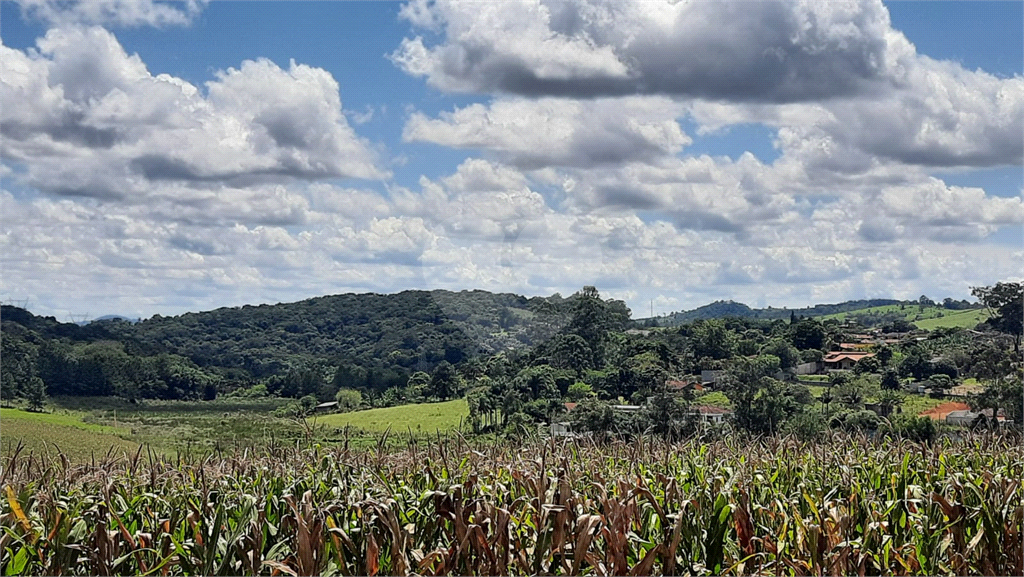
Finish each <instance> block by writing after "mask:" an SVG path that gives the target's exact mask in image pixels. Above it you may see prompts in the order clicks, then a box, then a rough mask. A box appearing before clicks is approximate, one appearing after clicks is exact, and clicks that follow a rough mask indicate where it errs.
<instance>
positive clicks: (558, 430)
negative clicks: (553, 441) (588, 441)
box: [550, 422, 573, 437]
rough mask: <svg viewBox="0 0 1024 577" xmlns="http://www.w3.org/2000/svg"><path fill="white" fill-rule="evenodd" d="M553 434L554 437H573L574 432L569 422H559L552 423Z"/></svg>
mask: <svg viewBox="0 0 1024 577" xmlns="http://www.w3.org/2000/svg"><path fill="white" fill-rule="evenodd" d="M550 430H551V436H552V437H572V436H573V432H572V430H571V429H570V428H569V423H566V422H557V423H551V429H550Z"/></svg>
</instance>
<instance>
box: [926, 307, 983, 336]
mask: <svg viewBox="0 0 1024 577" xmlns="http://www.w3.org/2000/svg"><path fill="white" fill-rule="evenodd" d="M988 316H989V315H988V311H986V310H984V309H981V310H969V311H950V312H949V313H947V314H946V315H945V316H943V317H939V318H930V319H923V320H920V321H914V324H915V325H917V326H918V327H919V328H922V329H925V330H929V331H933V330H935V329H937V328H940V327H962V328H965V329H973V328H974V327H976V326H978V323H980V322H982V321H984V320H986V319H988Z"/></svg>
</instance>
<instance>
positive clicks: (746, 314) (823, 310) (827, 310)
mask: <svg viewBox="0 0 1024 577" xmlns="http://www.w3.org/2000/svg"><path fill="white" fill-rule="evenodd" d="M904 302H905V303H908V304H909V303H910V301H899V300H894V299H868V300H854V301H846V302H842V303H837V304H822V305H814V306H812V307H804V308H799V309H787V308H781V309H777V308H773V307H769V308H766V309H752V308H750V307H749V306H747V305H745V304H743V303H738V302H735V301H715V302H713V303H711V304H707V305H704V306H702V307H697V308H695V309H693V310H689V311H679V312H675V313H671V314H668V315H666V316H663V317H656V318H655V319H654V320H655V321H656V322H657V324H658V326H663V327H665V326H669V327H674V326H678V325H684V324H687V323H692V322H693V321H697V320H706V319H721V318H727V317H735V318H744V319H765V320H774V319H783V320H788V319H789V318H790V315H796V316H798V317H801V316H803V317H820V316H825V315H832V314H836V313H847V312H852V311H858V310H862V309H867V308H871V307H880V306H886V305H898V304H900V303H904ZM649 320H650V319H636V322H637V323H639V324H641V325H643V324H646V323H648V322H649Z"/></svg>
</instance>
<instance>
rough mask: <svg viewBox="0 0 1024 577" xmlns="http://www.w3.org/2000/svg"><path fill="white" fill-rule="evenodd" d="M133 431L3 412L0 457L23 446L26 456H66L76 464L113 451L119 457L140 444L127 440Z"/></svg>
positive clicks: (55, 416) (63, 417)
mask: <svg viewBox="0 0 1024 577" xmlns="http://www.w3.org/2000/svg"><path fill="white" fill-rule="evenodd" d="M130 433H131V431H130V430H129V429H126V428H115V427H108V426H103V425H97V424H93V423H86V422H85V421H83V420H82V418H81V417H80V416H78V415H73V414H51V413H30V412H28V411H22V410H20V409H0V455H2V456H4V457H7V456H9V455H10V454H11V453H12V452H13V451H14V449H15V447H17V446H18V444H19V443H21V444H23V445H24V449H23V451H25V452H30V451H31V452H35V453H44V452H55V451H57V450H59V451H61V452H63V453H65V454H66V455H68V456H69V457H71V458H72V459H75V460H81V459H86V458H89V457H91V456H92V455H93V454H96V455H99V456H103V455H105V454H106V453H107V451H108V450H110V449H111V448H113V449H114V451H115V452H116V453H118V454H120V453H122V452H130V453H134V452H135V451H136V450H137V449H138V447H139V445H138V443H135V442H131V441H128V440H125V439H124V438H123V437H126V436H129V435H130Z"/></svg>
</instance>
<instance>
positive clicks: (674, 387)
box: [665, 379, 704, 392]
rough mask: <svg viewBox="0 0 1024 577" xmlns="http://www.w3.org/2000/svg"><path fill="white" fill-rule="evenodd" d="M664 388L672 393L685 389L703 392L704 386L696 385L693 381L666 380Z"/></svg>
mask: <svg viewBox="0 0 1024 577" xmlns="http://www.w3.org/2000/svg"><path fill="white" fill-rule="evenodd" d="M665 388H667V389H668V390H670V391H674V392H681V391H685V390H686V389H693V390H695V391H703V390H704V385H702V384H700V383H698V382H697V381H696V380H695V379H687V380H668V381H665Z"/></svg>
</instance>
